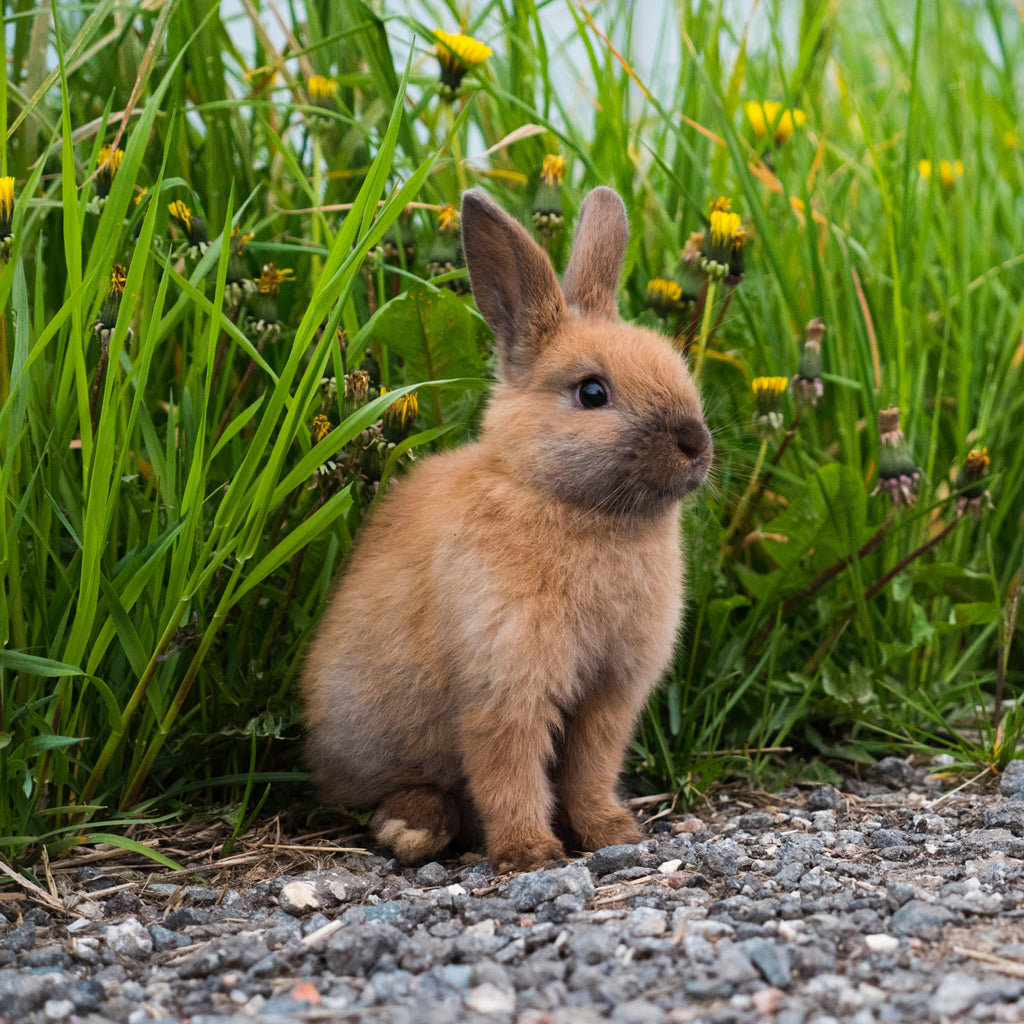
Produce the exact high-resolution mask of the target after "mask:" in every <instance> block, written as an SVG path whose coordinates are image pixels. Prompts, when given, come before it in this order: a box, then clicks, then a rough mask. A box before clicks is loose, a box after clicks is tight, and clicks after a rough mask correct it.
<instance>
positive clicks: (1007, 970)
mask: <svg viewBox="0 0 1024 1024" xmlns="http://www.w3.org/2000/svg"><path fill="white" fill-rule="evenodd" d="M953 952H954V953H957V954H958V955H959V956H966V957H969V958H970V959H971V960H980V961H981V962H982V963H983V964H988V965H989V966H990V967H991V968H992V969H993V970H994V971H999V972H1000V974H1009V975H1010V976H1011V977H1013V978H1024V963H1021V962H1020V961H1019V960H1009V959H1007V957H1005V956H996V954H995V953H983V952H982V951H981V950H980V949H966V948H965V947H964V946H954V947H953Z"/></svg>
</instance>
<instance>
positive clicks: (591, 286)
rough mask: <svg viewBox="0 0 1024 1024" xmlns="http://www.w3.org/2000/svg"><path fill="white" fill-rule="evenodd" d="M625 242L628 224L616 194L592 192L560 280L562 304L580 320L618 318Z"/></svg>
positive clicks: (583, 208)
mask: <svg viewBox="0 0 1024 1024" xmlns="http://www.w3.org/2000/svg"><path fill="white" fill-rule="evenodd" d="M628 242H629V221H628V219H627V217H626V206H625V204H624V203H623V202H622V200H621V199H620V198H619V194H618V192H616V191H614V190H613V189H610V188H603V187H602V188H595V189H594V190H593V191H592V192H590V193H589V194H588V195H587V197H586V199H584V200H583V204H582V205H581V206H580V216H579V221H578V222H577V224H576V234H575V235H574V236H573V243H572V255H571V256H570V257H569V266H568V267H566V269H565V277H564V278H563V279H562V291H563V292H564V293H565V301H566V302H568V304H569V306H570V307H571V308H573V309H574V310H575V311H576V312H577V313H579V314H580V315H581V316H597V317H602V318H603V319H606V320H615V319H617V318H618V312H619V304H618V300H617V298H616V295H617V293H618V290H619V275H620V274H621V273H622V258H623V256H624V255H625V254H626V244H627V243H628Z"/></svg>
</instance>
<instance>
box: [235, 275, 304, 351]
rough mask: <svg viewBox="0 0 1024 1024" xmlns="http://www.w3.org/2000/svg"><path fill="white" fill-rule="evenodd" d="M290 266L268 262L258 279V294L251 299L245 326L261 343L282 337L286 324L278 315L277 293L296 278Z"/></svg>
mask: <svg viewBox="0 0 1024 1024" xmlns="http://www.w3.org/2000/svg"><path fill="white" fill-rule="evenodd" d="M294 277H295V275H294V274H293V272H292V270H291V269H290V268H289V267H277V266H275V265H274V264H273V263H268V264H266V266H264V268H263V272H262V273H261V274H260V276H259V277H258V278H257V279H256V282H255V283H256V294H255V295H254V296H253V298H252V299H251V301H250V310H249V313H248V315H247V316H246V318H245V328H246V330H247V331H248V332H249V334H250V335H251V336H252V337H254V338H258V339H259V341H260V343H261V344H262V343H264V342H266V341H268V340H270V339H273V338H278V337H280V335H281V333H282V331H283V330H284V324H282V323H281V321H280V320H279V319H278V316H277V293H278V291H279V290H280V288H281V285H282V284H283V283H284V282H285V281H291V280H294Z"/></svg>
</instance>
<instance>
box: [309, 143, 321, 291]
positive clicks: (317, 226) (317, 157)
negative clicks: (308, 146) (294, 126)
mask: <svg viewBox="0 0 1024 1024" xmlns="http://www.w3.org/2000/svg"><path fill="white" fill-rule="evenodd" d="M312 134H313V194H314V195H315V196H316V213H315V214H314V215H313V238H312V242H313V253H312V259H311V260H310V270H311V274H312V277H313V280H314V281H316V280H318V279H319V277H320V255H319V250H320V245H321V241H322V237H323V236H322V228H323V216H324V214H323V210H322V208H321V207H322V205H323V201H324V195H323V182H324V177H323V167H322V164H323V147H322V146H321V144H320V133H319V132H313V133H312Z"/></svg>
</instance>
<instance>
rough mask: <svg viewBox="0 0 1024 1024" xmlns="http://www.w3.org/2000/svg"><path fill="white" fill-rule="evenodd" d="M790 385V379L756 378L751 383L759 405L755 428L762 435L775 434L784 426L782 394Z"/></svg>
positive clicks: (755, 399)
mask: <svg viewBox="0 0 1024 1024" xmlns="http://www.w3.org/2000/svg"><path fill="white" fill-rule="evenodd" d="M788 385H789V378H788V377H755V378H754V379H753V380H752V381H751V382H750V387H751V390H752V391H753V392H754V402H755V403H756V405H757V412H755V413H754V426H755V427H756V428H757V429H758V430H759V431H760V432H761V433H762V434H771V433H774V432H775V431H776V430H778V429H779V428H780V427H781V426H782V409H781V404H782V393H783V391H785V390H786V388H787V386H788Z"/></svg>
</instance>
